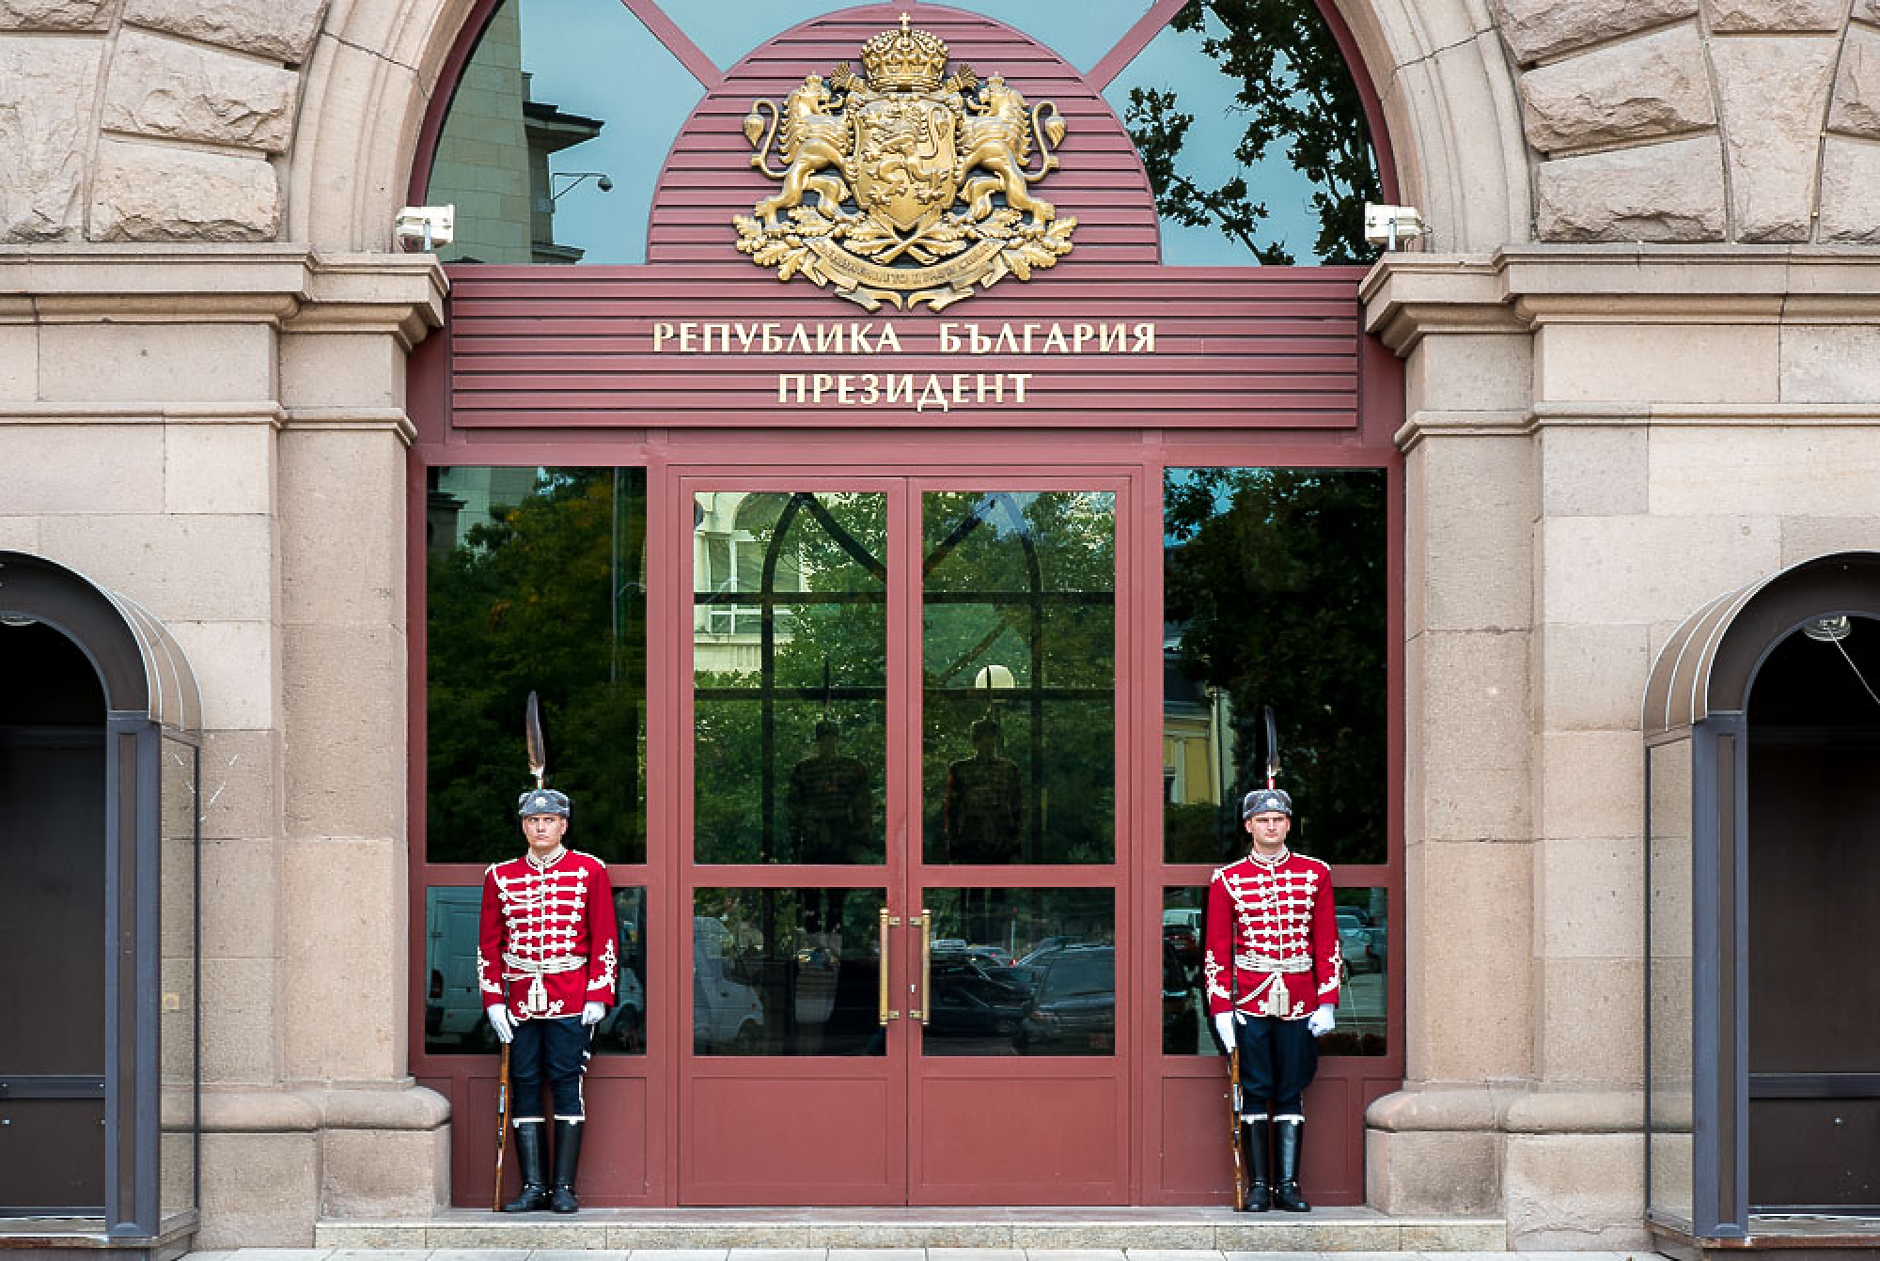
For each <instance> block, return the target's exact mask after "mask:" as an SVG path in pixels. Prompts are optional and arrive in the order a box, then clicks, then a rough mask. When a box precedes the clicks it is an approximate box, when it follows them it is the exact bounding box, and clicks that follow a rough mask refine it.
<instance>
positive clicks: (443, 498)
mask: <svg viewBox="0 0 1880 1261" xmlns="http://www.w3.org/2000/svg"><path fill="white" fill-rule="evenodd" d="M429 478H430V480H429V488H428V492H427V494H426V497H425V513H426V521H425V538H426V544H427V546H428V547H429V548H430V549H431V550H432V551H433V552H448V551H450V550H451V549H452V548H454V547H461V546H462V545H463V543H464V540H465V539H466V538H467V537H468V536H469V534H470V530H471V528H472V527H473V526H478V525H486V524H488V523H489V522H491V521H494V520H495V519H496V516H495V510H496V509H498V508H505V507H513V506H514V505H516V504H519V503H521V502H522V501H523V500H524V499H527V498H528V497H529V496H530V495H531V494H533V493H534V492H535V488H536V484H537V482H538V481H539V470H537V469H533V468H489V467H470V466H465V467H461V468H434V469H431V470H430V473H429Z"/></svg>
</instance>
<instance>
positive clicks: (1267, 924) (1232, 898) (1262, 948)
mask: <svg viewBox="0 0 1880 1261" xmlns="http://www.w3.org/2000/svg"><path fill="white" fill-rule="evenodd" d="M1206 925H1207V926H1206V928H1205V930H1204V933H1203V935H1204V937H1205V941H1204V942H1203V952H1202V959H1201V971H1202V977H1203V984H1204V985H1205V987H1206V990H1207V995H1208V1014H1209V1015H1210V1016H1218V1015H1220V1014H1221V1013H1222V1012H1224V1011H1226V1010H1227V1009H1228V1008H1229V1006H1230V1005H1231V1006H1233V1007H1235V1008H1238V1009H1239V1010H1240V1011H1241V1012H1243V1013H1245V1014H1246V1015H1249V1016H1277V1017H1278V1018H1279V1019H1281V1020H1304V1019H1305V1018H1306V1017H1307V1016H1310V1015H1311V1014H1312V1013H1313V1012H1315V1011H1317V1010H1318V1008H1319V1006H1320V1004H1322V1003H1333V1004H1336V1003H1337V1002H1338V976H1339V973H1340V972H1342V971H1343V970H1344V969H1343V966H1342V959H1341V958H1340V950H1339V945H1338V919H1337V916H1336V915H1334V914H1333V911H1332V869H1331V867H1330V866H1328V865H1327V864H1325V863H1323V862H1320V861H1319V860H1318V859H1316V858H1307V857H1306V856H1305V855H1304V854H1295V853H1293V852H1292V851H1291V850H1287V851H1286V852H1284V853H1283V854H1281V855H1280V856H1279V857H1278V858H1276V859H1274V860H1273V861H1271V862H1267V861H1265V860H1263V859H1261V858H1259V857H1258V856H1257V855H1254V854H1249V855H1248V856H1247V857H1245V858H1243V859H1241V860H1240V861H1239V862H1236V863H1229V864H1228V865H1227V866H1225V867H1222V868H1221V869H1220V870H1218V871H1216V872H1215V873H1214V878H1213V879H1212V880H1211V881H1209V882H1208V909H1207V915H1206Z"/></svg>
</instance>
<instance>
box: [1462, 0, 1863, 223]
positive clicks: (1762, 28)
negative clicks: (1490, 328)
mask: <svg viewBox="0 0 1880 1261" xmlns="http://www.w3.org/2000/svg"><path fill="white" fill-rule="evenodd" d="M1492 9H1493V12H1494V17H1495V20H1496V23H1497V25H1498V28H1499V30H1500V33H1501V36H1502V39H1503V40H1504V42H1505V43H1506V45H1507V48H1508V51H1509V55H1510V58H1511V59H1512V61H1513V62H1514V64H1515V66H1516V67H1517V68H1518V72H1519V79H1518V90H1519V96H1520V101H1521V114H1522V126H1523V131H1524V133H1525V135H1526V138H1527V142H1528V144H1529V146H1530V147H1531V149H1532V150H1533V151H1534V156H1535V180H1534V198H1535V212H1534V232H1535V236H1536V237H1537V238H1538V239H1539V240H1543V241H1560V242H1600V241H1641V242H1665V243H1671V242H1689V243H1701V242H1720V241H1737V242H1743V243H1751V244H1754V243H1763V244H1807V243H1815V244H1836V243H1859V244H1872V243H1876V242H1880V215H1876V214H1875V213H1874V211H1873V208H1872V202H1871V197H1872V192H1871V190H1872V189H1873V188H1874V187H1876V186H1877V185H1880V0H1578V2H1576V3H1573V4H1561V3H1558V0H1492Z"/></svg>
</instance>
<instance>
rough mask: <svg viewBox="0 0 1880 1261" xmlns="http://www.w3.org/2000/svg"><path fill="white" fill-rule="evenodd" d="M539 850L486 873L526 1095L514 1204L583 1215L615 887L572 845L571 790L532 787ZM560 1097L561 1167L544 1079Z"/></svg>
mask: <svg viewBox="0 0 1880 1261" xmlns="http://www.w3.org/2000/svg"><path fill="white" fill-rule="evenodd" d="M516 812H517V813H518V814H519V815H521V816H522V835H523V838H524V839H525V840H526V841H527V842H528V846H529V849H528V852H527V853H526V854H524V855H522V856H521V857H520V858H512V859H510V860H508V861H507V862H500V863H492V864H490V866H489V868H488V870H486V871H485V872H484V873H483V910H482V922H481V930H480V932H479V933H478V937H477V985H478V988H479V989H480V990H481V991H482V993H483V1002H484V1011H485V1012H486V1013H487V1015H488V1016H489V1021H490V1025H491V1027H493V1028H494V1029H495V1030H496V1036H497V1037H498V1038H500V1039H502V1040H503V1041H504V1042H506V1043H508V1044H509V1048H510V1078H511V1086H512V1088H513V1090H514V1092H515V1100H516V1102H515V1112H516V1116H515V1134H516V1163H517V1165H518V1166H520V1168H521V1171H522V1194H521V1195H519V1196H517V1197H516V1198H515V1199H513V1200H511V1201H510V1202H509V1203H507V1204H505V1205H503V1211H504V1212H505V1213H528V1212H534V1211H536V1210H539V1209H544V1208H548V1209H553V1210H554V1211H555V1212H557V1213H572V1212H574V1211H575V1210H576V1209H577V1208H579V1207H580V1205H579V1203H578V1202H577V1201H576V1200H575V1194H574V1179H575V1170H576V1167H577V1166H578V1165H579V1164H580V1160H581V1127H582V1123H583V1122H584V1120H585V1119H586V1109H585V1108H584V1107H583V1105H582V1099H581V1078H582V1076H583V1075H584V1074H585V1073H586V1072H587V1062H588V1054H589V1051H588V1045H589V1043H590V1042H591V1041H592V1040H593V1027H594V1026H595V1025H597V1024H599V1023H600V1021H601V1018H602V1017H603V1016H605V1015H606V1014H607V1009H608V1008H609V1007H611V1006H612V1005H613V1004H614V1001H615V991H616V987H617V984H618V980H619V955H618V951H617V947H616V945H615V941H616V936H617V930H616V929H615V924H614V899H613V893H612V891H611V890H610V889H609V888H608V884H607V865H606V864H605V863H603V862H601V860H600V859H598V858H595V857H594V856H593V855H591V854H583V853H581V852H579V851H577V850H572V849H569V848H568V847H567V846H565V845H563V844H562V837H563V836H564V835H565V834H566V833H567V831H568V812H569V807H568V798H567V796H566V795H565V794H563V793H559V792H556V791H555V790H554V789H553V788H531V789H530V790H529V791H527V792H525V793H523V794H522V799H521V801H520V802H518V804H517V811H516ZM544 1082H546V1083H547V1085H548V1089H549V1093H550V1096H551V1097H552V1098H553V1100H554V1106H555V1110H554V1117H555V1151H554V1159H555V1166H554V1169H555V1172H554V1184H553V1189H552V1190H551V1188H550V1184H549V1179H548V1177H547V1176H546V1174H547V1170H548V1150H547V1147H548V1144H547V1138H548V1135H547V1130H548V1118H547V1117H545V1116H544V1115H543V1114H542V1086H543V1084H544Z"/></svg>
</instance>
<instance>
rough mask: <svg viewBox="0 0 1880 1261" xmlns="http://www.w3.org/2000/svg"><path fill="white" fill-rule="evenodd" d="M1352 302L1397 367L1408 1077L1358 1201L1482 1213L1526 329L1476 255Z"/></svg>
mask: <svg viewBox="0 0 1880 1261" xmlns="http://www.w3.org/2000/svg"><path fill="white" fill-rule="evenodd" d="M1364 298H1365V301H1366V304H1367V310H1368V314H1369V326H1370V328H1371V331H1373V332H1375V333H1377V334H1378V335H1379V336H1381V337H1382V338H1383V340H1384V341H1385V343H1386V344H1387V345H1388V346H1390V347H1391V349H1393V350H1395V351H1396V352H1397V353H1398V354H1399V355H1402V356H1404V357H1405V358H1406V360H1407V361H1408V372H1407V374H1406V389H1407V412H1408V422H1407V424H1406V425H1405V427H1404V429H1403V431H1402V432H1401V433H1400V435H1399V442H1400V444H1401V445H1402V447H1403V449H1404V475H1405V479H1406V526H1405V529H1406V538H1405V547H1404V554H1405V574H1404V592H1405V600H1406V602H1407V606H1408V607H1407V608H1406V610H1405V618H1404V624H1405V635H1406V637H1407V642H1406V645H1405V693H1406V695H1405V722H1404V726H1405V731H1406V740H1407V745H1408V747H1407V748H1406V750H1405V753H1406V757H1405V765H1406V768H1407V776H1406V783H1405V786H1404V791H1405V810H1404V820H1405V823H1404V831H1405V836H1404V847H1405V848H1404V860H1405V902H1406V906H1405V914H1406V933H1405V939H1406V941H1407V942H1408V943H1409V944H1408V947H1407V949H1406V955H1407V958H1406V960H1405V964H1406V966H1407V967H1408V969H1409V971H1408V973H1407V975H1406V990H1405V1003H1406V1006H1407V1020H1406V1031H1405V1036H1406V1048H1405V1061H1406V1062H1405V1075H1406V1079H1407V1080H1406V1082H1405V1087H1404V1089H1403V1090H1402V1091H1401V1092H1399V1093H1397V1094H1394V1095H1390V1096H1386V1097H1385V1098H1383V1099H1380V1100H1379V1101H1377V1102H1376V1103H1375V1104H1373V1105H1372V1107H1371V1109H1370V1112H1369V1114H1368V1116H1367V1121H1368V1125H1369V1132H1368V1134H1367V1139H1366V1180H1367V1196H1368V1199H1369V1200H1370V1202H1371V1204H1372V1205H1373V1206H1374V1207H1377V1208H1380V1209H1382V1210H1384V1211H1385V1212H1389V1213H1398V1214H1426V1213H1482V1214H1488V1213H1494V1212H1496V1211H1497V1210H1498V1209H1499V1207H1500V1204H1499V1199H1500V1197H1499V1190H1500V1186H1501V1168H1500V1164H1501V1140H1500V1135H1499V1133H1498V1129H1499V1124H1498V1123H1499V1115H1500V1109H1501V1107H1502V1106H1503V1103H1504V1099H1505V1096H1506V1095H1507V1094H1508V1093H1509V1092H1510V1091H1511V1090H1513V1089H1518V1088H1520V1087H1522V1086H1524V1085H1525V1083H1526V1081H1527V1080H1528V1078H1529V1077H1530V1076H1531V1074H1532V1071H1533V1055H1534V1047H1533V1038H1532V1027H1531V1024H1530V1020H1529V1009H1530V1005H1531V1001H1532V998H1531V996H1532V992H1533V982H1534V977H1533V973H1532V969H1531V967H1530V963H1529V959H1530V954H1531V941H1532V935H1533V907H1532V897H1533V866H1532V864H1533V844H1532V838H1533V819H1532V809H1531V806H1530V801H1531V779H1532V775H1533V765H1532V756H1531V755H1532V734H1531V733H1532V729H1533V727H1532V722H1533V719H1532V700H1531V697H1530V688H1529V658H1530V654H1531V651H1532V644H1531V639H1532V626H1533V583H1534V575H1533V569H1532V564H1531V557H1532V551H1533V535H1534V523H1535V488H1534V460H1533V451H1532V440H1531V438H1530V437H1529V436H1528V433H1527V428H1526V418H1527V408H1528V404H1529V396H1528V393H1529V382H1530V375H1531V374H1530V370H1529V354H1530V342H1529V337H1528V334H1527V332H1526V330H1525V328H1523V327H1522V326H1521V324H1520V323H1519V322H1518V321H1517V320H1516V319H1515V318H1514V316H1513V313H1512V312H1511V311H1510V310H1509V309H1508V307H1507V306H1506V305H1505V304H1504V302H1503V300H1502V297H1501V294H1500V291H1499V284H1498V280H1497V277H1496V275H1495V270H1494V268H1493V266H1492V265H1491V264H1489V263H1487V262H1486V261H1480V260H1466V259H1455V258H1447V259H1440V260H1437V259H1432V258H1428V257H1422V256H1419V257H1414V258H1412V257H1410V256H1404V257H1401V258H1392V259H1390V260H1387V261H1386V262H1385V263H1383V264H1380V265H1379V267H1378V268H1377V269H1376V270H1375V271H1374V272H1373V273H1372V275H1371V276H1370V277H1369V278H1368V280H1367V282H1366V285H1365V288H1364Z"/></svg>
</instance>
